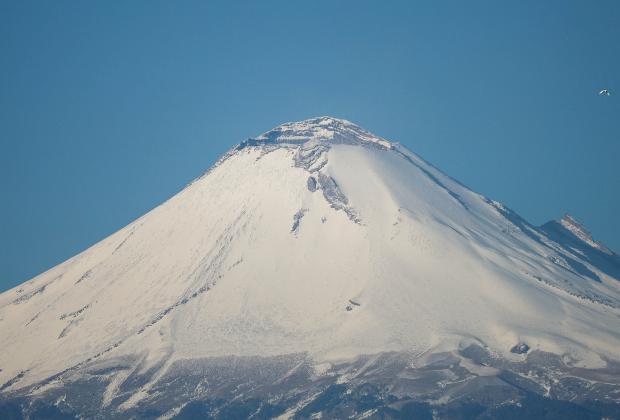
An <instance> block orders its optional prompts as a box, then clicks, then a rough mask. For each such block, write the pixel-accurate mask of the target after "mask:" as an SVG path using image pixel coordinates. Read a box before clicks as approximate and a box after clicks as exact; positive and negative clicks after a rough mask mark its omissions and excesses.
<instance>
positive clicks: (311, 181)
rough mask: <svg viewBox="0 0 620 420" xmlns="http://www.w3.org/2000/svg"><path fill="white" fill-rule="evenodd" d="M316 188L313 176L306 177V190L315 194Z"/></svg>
mask: <svg viewBox="0 0 620 420" xmlns="http://www.w3.org/2000/svg"><path fill="white" fill-rule="evenodd" d="M316 188H317V185H316V179H315V178H314V177H313V176H309V177H308V190H309V191H310V192H315V191H316Z"/></svg>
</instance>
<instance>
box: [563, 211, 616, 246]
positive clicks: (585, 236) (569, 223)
mask: <svg viewBox="0 0 620 420" xmlns="http://www.w3.org/2000/svg"><path fill="white" fill-rule="evenodd" d="M559 223H560V224H561V225H562V227H564V229H566V230H568V231H569V232H570V233H572V234H573V235H574V236H576V237H577V238H579V239H581V240H582V241H583V242H585V243H587V244H588V245H590V246H591V247H592V248H596V249H599V250H601V251H603V252H606V253H609V252H610V251H609V250H608V249H607V248H606V247H605V246H604V245H602V244H600V243H598V242H596V241H595V240H594V238H592V234H591V233H590V231H588V229H586V227H585V226H584V225H583V224H582V223H581V222H579V221H578V220H577V219H575V218H574V217H573V216H571V215H570V214H568V213H566V214H565V215H564V217H562V218H561V219H560V220H559Z"/></svg>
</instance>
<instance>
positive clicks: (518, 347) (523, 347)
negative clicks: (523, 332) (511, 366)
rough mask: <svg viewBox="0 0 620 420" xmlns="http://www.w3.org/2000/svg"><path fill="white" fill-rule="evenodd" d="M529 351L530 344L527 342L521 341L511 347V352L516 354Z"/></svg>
mask: <svg viewBox="0 0 620 420" xmlns="http://www.w3.org/2000/svg"><path fill="white" fill-rule="evenodd" d="M528 351H530V346H528V345H527V344H525V343H519V344H517V345H516V346H514V347H513V348H511V349H510V352H511V353H515V354H525V353H527V352H528Z"/></svg>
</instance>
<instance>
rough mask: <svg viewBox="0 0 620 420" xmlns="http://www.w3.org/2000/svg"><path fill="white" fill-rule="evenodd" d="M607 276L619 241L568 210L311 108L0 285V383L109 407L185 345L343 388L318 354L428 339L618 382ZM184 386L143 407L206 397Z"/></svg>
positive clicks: (188, 354)
mask: <svg viewBox="0 0 620 420" xmlns="http://www.w3.org/2000/svg"><path fill="white" fill-rule="evenodd" d="M619 281H620V257H618V255H616V254H615V253H613V252H612V251H610V250H609V249H608V248H606V247H605V246H603V245H602V244H599V243H597V242H596V241H595V240H594V239H592V237H591V236H590V235H589V233H588V232H587V230H585V228H583V227H582V226H581V225H580V224H579V223H578V222H576V221H575V220H574V219H573V218H572V217H570V216H567V217H565V218H564V219H562V220H560V221H558V222H550V223H548V224H546V225H544V226H542V227H540V228H538V227H535V226H532V225H530V224H529V223H527V222H526V221H525V220H523V219H522V218H520V217H519V216H518V215H517V214H515V213H514V212H513V211H511V210H510V209H508V208H507V207H505V206H503V205H502V204H500V203H498V202H496V201H493V200H490V199H487V198H485V197H483V196H482V195H480V194H477V193H475V192H473V191H471V190H469V189H468V188H467V187H465V186H463V185H461V184H459V183H458V182H457V181H455V180H453V179H452V178H450V177H448V176H446V175H445V174H443V173H442V172H441V171H439V170H438V169H436V168H435V167H433V166H432V165H430V164H429V163H427V162H425V161H424V160H422V159H421V158H420V157H419V156H417V155H416V154H414V153H412V152H410V151H409V150H407V149H406V148H405V147H403V146H401V145H399V144H398V143H392V142H390V141H387V140H385V139H383V138H380V137H377V136H375V135H373V134H371V133H369V132H367V131H366V130H364V129H362V128H360V127H358V126H356V125H354V124H352V123H350V122H348V121H344V120H339V119H335V118H329V117H322V118H315V119H310V120H306V121H302V122H297V123H288V124H284V125H281V126H279V127H276V128H274V129H273V130H270V131H268V132H267V133H265V134H263V135H261V136H258V137H256V138H251V139H248V140H246V141H244V142H242V143H240V144H239V145H238V146H236V147H234V148H233V149H232V150H231V151H230V152H229V153H227V154H226V155H225V156H224V157H222V158H221V159H220V160H219V161H218V162H217V163H216V165H214V167H212V168H211V169H210V170H209V171H208V172H206V173H205V174H204V175H202V176H201V177H199V178H198V179H196V180H195V181H194V182H192V183H191V184H190V185H188V186H187V187H186V188H185V189H183V190H182V191H181V192H179V193H178V194H177V195H175V196H174V197H172V198H171V199H170V200H168V201H166V202H165V203H163V204H162V205H160V206H159V207H157V208H155V209H154V210H152V211H151V212H149V213H147V214H146V215H144V216H143V217H141V218H139V219H138V220H136V221H134V222H133V223H131V224H130V225H128V226H127V227H125V228H123V229H121V230H120V231H118V232H116V233H115V234H113V235H111V236H110V237H108V238H106V239H104V240H103V241H101V242H99V243H98V244H96V245H94V246H92V247H91V248H89V249H87V250H86V251H84V252H83V253H81V254H79V255H77V256H75V257H73V258H71V259H70V260H68V261H66V262H64V263H62V264H60V265H58V266H57V267H54V268H52V269H51V270H49V271H47V272H45V273H43V274H41V275H39V276H37V277H36V278H34V279H32V280H30V281H28V282H26V283H24V284H22V285H20V286H18V287H16V288H14V289H12V290H9V291H7V292H5V293H3V294H1V295H0V348H1V349H2V350H1V351H0V369H1V371H0V387H1V389H2V393H3V394H4V395H5V396H14V395H18V396H20V398H22V397H24V396H28V397H27V398H28V401H32V398H35V397H36V398H39V397H42V396H45V395H52V394H53V393H54V392H57V391H58V390H59V389H61V390H62V389H65V391H64V393H65V398H68V397H67V396H66V394H67V391H66V390H67V389H70V384H72V383H77V382H79V381H81V380H82V381H83V380H85V378H94V377H96V378H97V380H98V381H99V382H101V383H104V384H105V386H103V388H101V397H100V398H99V399H98V400H97V404H98V405H99V409H102V408H101V407H109V409H110V410H112V411H110V412H109V413H108V415H109V414H110V413H112V412H114V413H117V414H118V413H121V414H122V413H125V414H126V413H129V412H130V410H131V409H132V407H137V406H140V404H145V402H147V401H151V402H152V401H157V400H158V398H159V399H161V398H162V392H163V391H162V390H161V389H157V386H158V384H159V383H161V381H162V380H163V378H166V377H167V375H170V374H171V372H172V371H174V369H178V367H179V366H181V365H182V364H183V363H188V361H192V360H193V361H198V360H223V359H222V358H233V359H235V360H247V358H256V357H258V358H263V360H284V359H285V358H287V357H292V356H291V355H301V356H295V357H301V359H295V360H303V363H302V362H299V363H302V364H303V365H304V366H307V367H308V369H309V371H310V372H312V374H311V375H310V376H309V377H313V378H316V377H321V376H323V377H333V378H336V379H334V380H335V381H337V382H338V383H339V384H343V383H345V384H346V383H348V381H349V380H351V378H353V376H355V375H353V376H352V374H351V372H350V371H349V370H347V369H344V370H341V371H340V372H338V371H337V370H336V368H335V367H336V366H354V363H356V361H359V360H361V359H363V358H368V357H375V356H373V355H376V357H379V356H378V355H386V354H399V355H406V356H403V357H406V358H407V360H408V362H407V363H408V365H407V366H408V367H409V368H415V367H420V368H422V367H424V366H429V365H430V364H432V363H433V360H434V359H433V357H435V356H434V355H439V354H442V355H450V357H452V358H453V359H454V360H453V361H452V362H451V363H452V365H451V366H450V369H452V368H453V367H454V366H457V365H458V366H460V367H461V368H462V369H465V370H464V372H467V375H472V376H475V377H489V376H499V375H500V374H501V372H503V371H508V370H510V371H512V372H517V371H519V369H518V368H516V367H515V366H525V365H526V364H527V366H528V369H530V368H531V367H532V366H537V365H538V366H543V365H545V366H548V365H549V364H552V363H551V362H548V363H547V362H544V363H543V362H540V361H539V362H536V360H539V359H540V360H542V359H541V356H540V355H545V357H546V359H544V360H554V362H553V363H559V364H560V365H561V366H562V367H561V368H554V369H555V370H554V372H555V373H556V374H557V375H556V376H553V377H551V376H549V375H547V376H545V375H543V374H541V375H539V376H537V375H536V374H532V373H531V371H530V373H523V375H522V377H523V378H524V379H523V380H524V381H525V380H529V381H532V382H533V383H535V384H538V385H539V386H541V387H543V388H544V389H546V392H547V393H548V392H549V389H550V387H551V386H552V385H553V383H555V382H553V381H556V382H557V381H559V380H560V379H561V378H563V377H564V376H562V375H564V373H562V372H568V373H566V375H565V376H566V377H568V376H570V377H575V376H576V374H575V372H577V371H579V372H582V375H581V376H582V377H584V378H586V377H587V381H589V382H588V383H592V382H593V381H595V379H593V377H594V376H596V375H594V373H596V372H598V373H601V374H602V373H606V374H607V377H606V378H607V379H605V381H606V383H610V384H615V385H613V390H615V391H614V392H618V390H619V388H618V386H617V384H618V378H619V377H620V375H619V374H618V365H617V362H618V361H620V350H619V349H620V282H619ZM472 348H476V349H482V350H483V351H484V352H485V354H488V357H490V358H491V359H490V360H495V362H489V361H486V362H485V361H481V360H479V358H476V357H474V356H473V355H472V353H471V349H472ZM468 349H469V350H468ZM466 350H467V351H466ZM536 355H538V356H536ZM536 357H538V359H536ZM554 357H557V359H556V358H554ZM243 358H246V359H243ZM227 360H228V359H227ZM364 360H366V359H364ZM373 360H376V359H373ZM499 361H501V362H499ZM235 363H237V362H235ZM296 363H298V362H295V364H294V365H295V366H298V364H296ZM500 363H504V365H501V366H499V364H500ZM545 363H546V364H545ZM506 364H508V365H506ZM506 366H510V367H506ZM554 366H555V365H554ZM102 372H103V373H102ZM287 372H288V373H287ZM356 372H357V371H356ZM583 372H590V373H589V374H586V373H583ZM593 372H594V373H593ZM610 372H611V373H610ZM285 374H286V375H289V376H290V371H289V370H286V372H284V373H283V376H285ZM528 375H529V376H528ZM588 375H590V376H588ZM593 375H594V376H593ZM241 376H243V375H241ZM289 376H285V377H289ZM448 376H449V375H448ZM577 376H579V375H577ZM205 377H206V380H207V382H208V380H209V375H208V374H205ZM135 378H139V380H138V379H135ZM536 378H538V379H536ZM558 378H559V379H558ZM453 379H454V378H453ZM584 380H585V379H584ZM438 381H439V380H438ZM438 381H436V382H437V383H439V382H438ZM453 382H454V383H456V382H458V381H456V379H455V380H454V381H453ZM2 384H3V385H2ZM450 384H451V382H450V381H449V380H446V382H445V383H443V385H441V386H443V387H444V388H445V389H450V386H449V385H450ZM438 386H439V385H438ZM446 387H447V388H446ZM199 388H200V387H198V386H197V388H196V389H194V390H193V391H192V392H193V393H190V394H191V395H192V396H187V395H186V396H185V397H182V398H181V397H179V398H177V400H175V402H174V403H171V404H170V405H169V406H168V407H166V409H164V408H162V409H161V412H160V414H161V415H164V416H168V417H169V416H172V415H175V414H178V413H179V412H180V411H179V410H182V408H183V407H184V406H185V405H187V402H188V401H190V400H192V399H196V398H198V399H200V398H202V397H200V395H203V394H204V395H208V393H209V389H210V388H209V386H205V385H204V384H203V386H202V388H200V389H199ZM200 392H203V394H201V393H200ZM609 392H611V391H609ZM609 392H607V395H606V398H608V399H609V398H610V399H611V401H616V402H617V400H618V398H620V396H619V395H620V394H615V397H614V396H613V395H611V394H609ZM204 395H203V396H204ZM300 395H301V393H300ZM609 395H611V396H609ZM306 397H308V396H306ZM24 398H26V397H24ZM436 400H437V399H436ZM448 400H449V399H446V400H445V401H443V402H447V401H448ZM20 401H21V400H20ZM63 401H64V400H63ZM304 401H305V400H304V399H303V398H302V397H300V398H299V400H295V402H294V403H293V402H291V403H290V404H288V405H286V404H284V405H285V406H286V407H285V408H286V409H287V410H289V411H287V412H286V413H289V414H291V415H293V414H294V413H295V412H296V411H295V407H297V409H299V410H303V407H305V406H306V405H307V404H308V403H309V402H308V401H311V400H308V401H306V403H305V404H304V403H303V402H304ZM426 401H429V399H428V398H427V399H426ZM437 401H439V400H437ZM437 401H436V402H437ZM440 402H441V401H439V402H438V403H440ZM55 404H56V406H57V405H58V404H57V403H55ZM72 404H73V408H74V409H75V407H83V405H82V406H80V405H79V404H78V403H75V402H74V403H72ZM22 407H23V405H22ZM81 409H82V410H83V409H84V408H81ZM128 410H129V411H128ZM283 410H284V408H283ZM291 410H293V411H291ZM286 413H285V414H286ZM121 414H119V415H121ZM280 414H281V413H280Z"/></svg>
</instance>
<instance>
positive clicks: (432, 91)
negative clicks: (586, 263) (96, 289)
mask: <svg viewBox="0 0 620 420" xmlns="http://www.w3.org/2000/svg"><path fill="white" fill-rule="evenodd" d="M604 87H607V88H610V89H612V91H614V92H615V93H616V95H615V96H614V95H613V94H612V96H610V97H600V96H598V95H597V92H598V90H600V89H602V88H604ZM319 115H332V116H335V117H340V118H346V119H349V120H351V121H353V122H356V123H357V124H359V125H362V126H363V127H366V128H368V129H369V130H371V131H373V132H375V133H376V134H379V135H381V136H384V137H387V138H388V139H391V140H395V141H400V142H401V143H404V144H405V145H406V146H408V147H409V148H410V149H412V150H413V151H415V152H417V153H418V154H420V155H422V156H423V157H424V158H426V159H427V160H429V161H430V162H432V163H433V164H435V165H436V166H438V167H439V168H441V169H443V170H444V171H445V172H447V173H448V174H449V175H451V176H453V177H455V178H457V179H458V180H460V181H462V182H463V183H465V184H466V185H468V186H469V187H471V188H472V189H474V190H476V191H478V192H481V193H483V194H485V195H487V196H489V197H491V198H494V199H497V200H499V201H502V202H504V203H505V204H507V205H508V206H510V207H512V208H513V209H514V210H516V211H517V212H518V213H520V214H521V215H522V216H524V217H525V218H526V219H528V220H529V221H530V222H532V223H535V224H541V223H543V222H545V221H547V220H549V219H553V218H558V217H560V216H562V215H563V213H564V212H569V213H571V214H573V215H574V216H576V217H577V218H578V219H580V220H582V221H583V222H584V223H585V225H586V226H587V227H589V228H590V230H591V231H592V232H593V234H594V236H595V237H596V238H598V239H600V240H602V241H603V242H604V243H606V244H607V245H608V246H610V247H612V248H613V249H615V250H616V251H620V217H619V215H620V168H619V158H620V1H618V0H609V1H603V0H597V1H587V0H583V1H569V0H555V1H552V0H545V1H540V0H531V1H518V2H516V1H514V2H498V1H492V0H488V1H467V2H465V1H461V0H458V1H401V2H398V1H390V2H383V1H360V0H355V1H338V0H333V1H322V0H319V1H317V0H312V1H305V2H302V1H243V2H241V1H222V2H216V1H196V2H192V1H183V2H172V1H131V2H120V1H119V2H108V1H97V2H94V1H93V2H85V1H74V2H66V1H39V2H34V1H14V2H9V1H1V2H0V142H1V143H0V145H1V149H0V150H1V151H0V179H1V185H2V191H1V195H0V197H1V201H0V204H1V205H0V229H1V231H0V290H4V289H7V288H9V287H12V286H14V285H17V284H18V283H21V282H23V281H25V280H28V279H29V278H31V277H33V276H34V275H36V274H38V273H40V272H42V271H44V270H46V269H48V268H51V267H52V266H54V265H56V264H58V263H60V262H62V261H64V260H65V259H67V258H69V257H71V256H73V255H75V254H76V253H78V252H80V251H82V250H84V249H85V248H87V247H88V246H90V245H92V244H93V243H95V242H97V241H99V240H100V239H103V238H104V237H106V236H107V235H109V234H111V233H112V232H114V231H115V230H117V229H119V228H121V227H122V226H124V225H126V224H127V223H129V222H130V221H132V220H133V219H135V218H136V217H138V216H140V215H142V214H143V213H145V212H146V211H148V210H149V209H151V208H152V207H154V206H156V205H157V204H159V203H160V202H162V201H163V200H165V199H167V198H168V197H170V196H171V195H173V194H174V193H175V192H177V191H179V190H180V189H181V188H182V187H183V186H184V185H185V184H187V183H188V182H189V181H190V180H191V179H193V178H194V177H196V176H198V175H199V174H201V173H202V172H203V171H204V170H206V169H207V168H208V167H209V166H210V165H211V164H212V163H213V162H214V161H215V160H216V159H217V158H218V157H219V156H220V155H221V154H222V153H223V152H225V151H226V150H227V149H228V148H229V147H231V146H232V145H233V144H234V143H237V142H239V141H241V140H244V139H245V138H247V137H249V136H253V135H256V134H258V133H261V132H263V131H266V130H267V129H269V128H271V127H273V126H275V125H278V124H280V123H282V122H285V121H291V120H300V119H304V118H309V117H313V116H319Z"/></svg>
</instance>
